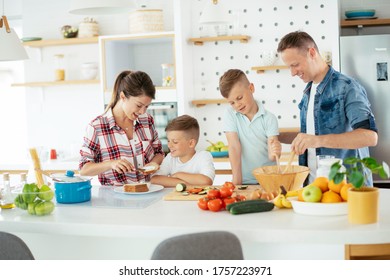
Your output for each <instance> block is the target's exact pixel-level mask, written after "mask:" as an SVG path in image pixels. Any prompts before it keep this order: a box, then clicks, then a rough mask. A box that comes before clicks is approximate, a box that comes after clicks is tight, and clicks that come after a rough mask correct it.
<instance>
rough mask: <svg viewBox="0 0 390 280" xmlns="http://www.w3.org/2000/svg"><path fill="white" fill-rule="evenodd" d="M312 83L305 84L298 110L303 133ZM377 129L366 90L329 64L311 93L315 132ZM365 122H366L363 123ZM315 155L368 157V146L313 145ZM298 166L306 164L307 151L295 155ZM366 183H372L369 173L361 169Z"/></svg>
mask: <svg viewBox="0 0 390 280" xmlns="http://www.w3.org/2000/svg"><path fill="white" fill-rule="evenodd" d="M311 85H312V82H310V83H308V84H307V86H306V88H305V90H304V92H303V93H304V94H303V97H302V100H301V102H300V103H299V105H298V107H299V109H300V121H301V132H302V133H306V116H307V109H308V104H309V98H310V89H311ZM362 123H364V124H365V126H364V128H367V129H370V130H374V131H377V128H376V124H375V117H374V115H373V113H372V111H371V108H370V102H369V101H368V98H367V93H366V90H365V89H364V88H363V87H362V86H361V85H360V84H359V83H358V82H357V81H356V80H354V79H352V78H350V77H348V76H345V75H343V74H341V73H340V72H337V71H336V70H334V69H333V68H332V67H331V66H329V70H328V73H327V74H326V76H325V78H324V79H323V80H322V82H321V83H320V84H319V85H318V87H317V92H316V94H315V96H314V129H315V135H324V134H341V133H345V132H348V131H352V130H353V129H357V128H360V127H362V126H361V125H362ZM367 124H368V125H367ZM316 154H317V155H334V156H335V157H336V158H341V159H344V158H347V157H359V158H364V157H368V156H369V150H368V147H364V148H360V149H356V150H352V149H331V148H324V147H320V148H316ZM299 164H300V165H305V166H307V165H308V162H307V151H306V152H305V153H304V154H302V155H300V156H299ZM365 175H366V180H365V184H366V186H372V185H373V182H372V175H371V173H370V171H369V170H365Z"/></svg>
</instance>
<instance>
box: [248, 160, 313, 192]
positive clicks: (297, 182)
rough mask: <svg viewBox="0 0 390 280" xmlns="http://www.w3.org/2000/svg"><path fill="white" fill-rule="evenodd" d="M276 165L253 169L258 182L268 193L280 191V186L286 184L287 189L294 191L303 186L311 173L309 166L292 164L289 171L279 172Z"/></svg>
mask: <svg viewBox="0 0 390 280" xmlns="http://www.w3.org/2000/svg"><path fill="white" fill-rule="evenodd" d="M277 170H278V167H277V166H276V165H271V166H262V167H258V168H256V169H254V170H253V172H252V173H253V176H255V178H256V180H257V182H259V184H260V186H261V187H262V188H263V189H264V191H266V192H267V193H279V191H280V186H284V187H285V189H286V190H287V191H292V190H296V189H299V188H300V187H302V185H303V183H304V182H305V180H306V177H307V175H309V171H310V169H309V167H307V166H300V165H291V166H290V169H289V172H288V173H278V171H277Z"/></svg>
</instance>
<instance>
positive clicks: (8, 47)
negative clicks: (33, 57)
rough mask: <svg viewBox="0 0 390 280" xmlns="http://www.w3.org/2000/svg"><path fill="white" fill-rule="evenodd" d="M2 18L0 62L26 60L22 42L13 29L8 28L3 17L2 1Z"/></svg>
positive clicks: (0, 20) (0, 22) (5, 18)
mask: <svg viewBox="0 0 390 280" xmlns="http://www.w3.org/2000/svg"><path fill="white" fill-rule="evenodd" d="M2 6H3V16H2V17H1V18H0V61H11V60H23V59H27V58H28V56H27V53H26V50H25V49H24V47H23V45H22V42H21V41H20V39H19V37H18V35H17V34H16V32H15V30H14V29H13V28H10V27H9V24H8V20H7V17H6V16H5V15H4V1H2Z"/></svg>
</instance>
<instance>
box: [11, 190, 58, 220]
mask: <svg viewBox="0 0 390 280" xmlns="http://www.w3.org/2000/svg"><path fill="white" fill-rule="evenodd" d="M13 192H14V193H15V195H16V197H15V199H14V204H15V206H16V207H18V208H20V209H22V210H26V211H27V213H29V214H30V215H36V216H44V215H49V214H50V213H52V212H53V211H54V208H55V205H54V203H53V201H52V200H53V198H54V191H53V190H52V189H51V188H50V187H49V186H47V185H42V186H41V187H40V188H38V185H37V184H35V183H32V184H25V185H24V186H23V187H21V188H18V189H15V190H14V191H13Z"/></svg>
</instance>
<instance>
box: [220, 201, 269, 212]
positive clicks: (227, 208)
mask: <svg viewBox="0 0 390 280" xmlns="http://www.w3.org/2000/svg"><path fill="white" fill-rule="evenodd" d="M259 202H262V203H264V202H267V200H265V199H251V200H243V201H237V202H234V203H230V204H228V205H226V210H227V211H230V208H232V207H233V206H235V205H241V204H251V203H259Z"/></svg>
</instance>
